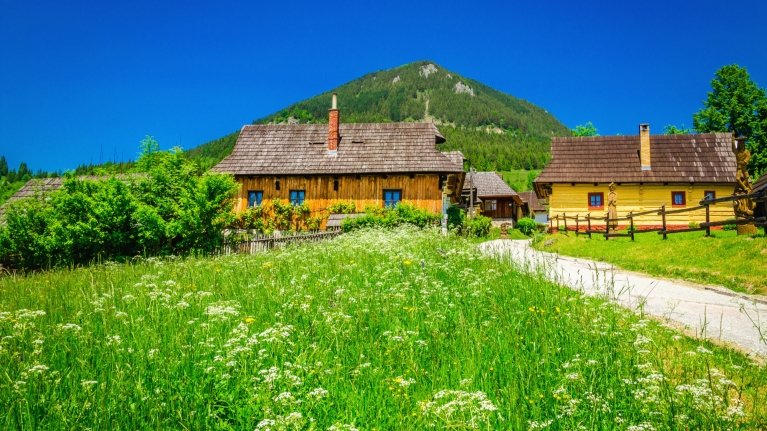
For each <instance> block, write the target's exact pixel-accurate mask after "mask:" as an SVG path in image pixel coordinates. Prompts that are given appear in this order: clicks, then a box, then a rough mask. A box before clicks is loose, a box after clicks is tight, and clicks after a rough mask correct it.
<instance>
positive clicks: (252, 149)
mask: <svg viewBox="0 0 767 431" xmlns="http://www.w3.org/2000/svg"><path fill="white" fill-rule="evenodd" d="M339 135H340V137H341V140H340V142H339V144H338V151H337V153H335V154H334V153H332V152H329V151H328V147H327V140H328V126H327V125H326V124H295V125H288V124H265V125H248V126H244V127H243V128H242V131H241V132H240V137H239V138H238V139H237V144H235V146H234V150H233V151H232V154H231V155H229V156H228V157H226V158H225V159H224V160H222V161H221V162H220V163H219V164H218V165H216V166H215V167H213V169H212V171H214V172H222V173H229V174H234V175H307V174H319V175H322V174H331V175H332V174H365V173H369V174H372V173H395V172H399V173H406V172H408V173H413V172H416V173H417V172H421V173H427V172H428V173H453V172H456V173H457V172H462V171H463V162H461V164H460V165H457V164H456V163H454V162H453V161H452V160H451V158H449V157H447V156H445V155H444V154H443V153H441V152H440V151H439V150H437V148H436V145H435V144H437V143H440V142H444V141H445V138H444V137H443V136H442V135H441V134H440V133H439V130H437V128H436V127H435V126H434V124H431V123H373V124H362V123H349V124H340V125H339Z"/></svg>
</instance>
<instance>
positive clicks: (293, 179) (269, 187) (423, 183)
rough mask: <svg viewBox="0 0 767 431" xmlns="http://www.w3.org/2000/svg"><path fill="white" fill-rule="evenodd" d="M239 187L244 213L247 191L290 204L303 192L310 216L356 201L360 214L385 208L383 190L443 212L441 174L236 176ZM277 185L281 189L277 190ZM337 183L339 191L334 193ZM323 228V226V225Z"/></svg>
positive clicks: (240, 205)
mask: <svg viewBox="0 0 767 431" xmlns="http://www.w3.org/2000/svg"><path fill="white" fill-rule="evenodd" d="M235 178H236V180H237V182H238V183H240V190H239V192H238V196H237V197H238V200H239V203H238V204H237V205H236V206H235V208H236V209H237V210H238V211H243V210H245V209H246V208H247V206H248V191H250V190H260V191H263V201H267V200H272V199H274V198H280V199H282V200H283V201H289V199H290V191H291V190H304V191H305V197H304V201H305V202H306V203H307V204H308V205H309V209H310V210H311V216H316V215H321V214H327V212H326V209H327V207H328V206H330V205H331V204H333V203H334V202H336V201H340V200H343V201H347V202H348V201H349V200H351V201H353V202H354V203H355V204H356V206H357V211H362V210H363V209H364V208H365V206H366V205H374V206H378V207H383V206H384V201H383V199H384V196H383V194H384V189H400V190H402V200H403V201H408V202H410V203H412V204H413V205H415V206H417V207H419V208H423V209H426V210H427V211H430V212H432V213H440V212H442V190H441V189H440V177H439V175H438V174H413V175H409V174H394V175H382V174H379V175H359V176H357V175H339V176H329V175H319V176H318V175H309V176H236V177H235ZM277 181H279V183H280V189H279V190H277V189H276V184H277ZM335 181H338V190H335ZM323 226H324V223H323Z"/></svg>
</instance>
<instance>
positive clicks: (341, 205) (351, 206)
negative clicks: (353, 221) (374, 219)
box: [328, 200, 357, 214]
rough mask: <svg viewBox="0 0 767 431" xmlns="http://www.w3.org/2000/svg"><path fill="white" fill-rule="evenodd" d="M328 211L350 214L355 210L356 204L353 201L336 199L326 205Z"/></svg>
mask: <svg viewBox="0 0 767 431" xmlns="http://www.w3.org/2000/svg"><path fill="white" fill-rule="evenodd" d="M328 212H329V213H331V214H352V213H355V212H357V205H356V204H355V203H354V201H351V200H350V201H349V202H346V201H336V202H333V203H332V204H331V205H330V206H329V207H328Z"/></svg>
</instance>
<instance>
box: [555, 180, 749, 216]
mask: <svg viewBox="0 0 767 431" xmlns="http://www.w3.org/2000/svg"><path fill="white" fill-rule="evenodd" d="M608 185H609V184H607V183H599V184H598V185H596V186H595V185H594V184H579V183H576V184H575V185H574V186H573V185H571V184H570V183H566V184H553V185H552V187H551V190H552V193H551V195H550V196H549V217H553V216H555V215H557V214H562V213H567V215H568V216H575V215H576V214H580V215H582V216H585V215H586V214H587V213H591V215H592V216H593V217H596V216H599V217H604V216H605V214H606V213H607V194H608V193H610V189H609V188H608ZM734 189H735V186H734V184H732V185H730V184H725V185H722V184H697V183H696V184H694V185H690V183H682V184H673V183H670V184H669V185H667V186H664V185H662V184H657V183H655V184H644V185H639V184H626V183H624V184H621V185H620V186H618V187H617V189H616V190H615V191H616V193H618V206H617V209H618V217H625V216H626V214H628V213H629V211H633V212H642V211H650V210H653V209H658V208H660V207H661V206H662V205H666V209H667V210H671V209H676V208H677V207H672V205H671V192H685V193H686V194H687V205H686V207H687V208H691V207H696V206H699V202H700V201H701V200H702V199H703V193H704V192H705V191H709V190H711V191H714V192H716V197H718V198H722V197H725V196H730V195H732V193H733V191H734ZM595 192H601V193H604V200H605V202H604V204H605V208H604V210H601V211H600V210H589V207H588V194H589V193H595ZM680 208H683V207H680ZM710 212H711V214H710V220H711V221H718V220H727V219H731V218H734V217H735V213H734V212H733V209H732V203H731V202H724V203H718V204H714V205H711V207H710ZM705 220H706V211H705V209H701V210H698V211H691V212H686V213H681V214H670V215H667V216H666V223H667V224H671V225H687V224H688V223H689V222H691V221H694V222H698V223H701V222H704V221H705ZM634 223H635V224H637V225H640V226H644V225H660V224H661V223H662V220H661V216H659V215H654V214H651V215H645V216H641V217H639V218H636V219H634ZM620 224H624V222H621V223H620Z"/></svg>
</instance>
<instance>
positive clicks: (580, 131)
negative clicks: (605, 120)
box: [573, 121, 599, 136]
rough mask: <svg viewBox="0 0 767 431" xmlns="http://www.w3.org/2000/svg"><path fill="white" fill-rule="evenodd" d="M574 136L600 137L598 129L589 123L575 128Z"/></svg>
mask: <svg viewBox="0 0 767 431" xmlns="http://www.w3.org/2000/svg"><path fill="white" fill-rule="evenodd" d="M573 136H599V133H597V128H596V127H594V125H593V124H591V121H589V122H588V123H586V124H582V125H580V126H575V128H574V129H573Z"/></svg>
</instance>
